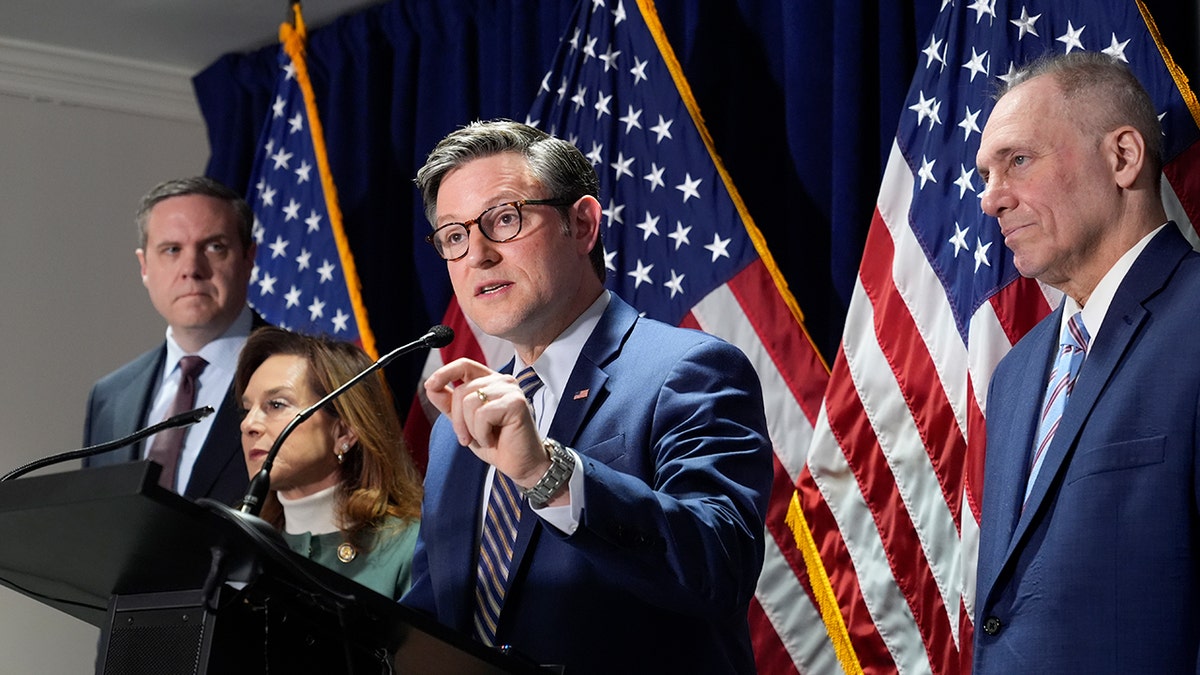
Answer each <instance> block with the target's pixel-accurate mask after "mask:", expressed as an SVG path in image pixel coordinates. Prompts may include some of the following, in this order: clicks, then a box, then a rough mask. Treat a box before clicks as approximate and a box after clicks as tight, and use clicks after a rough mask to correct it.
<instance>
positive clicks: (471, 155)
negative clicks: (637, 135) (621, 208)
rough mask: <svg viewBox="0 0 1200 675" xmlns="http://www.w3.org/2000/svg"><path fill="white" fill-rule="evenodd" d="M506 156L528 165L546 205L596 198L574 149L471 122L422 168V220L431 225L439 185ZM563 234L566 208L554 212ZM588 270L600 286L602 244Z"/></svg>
mask: <svg viewBox="0 0 1200 675" xmlns="http://www.w3.org/2000/svg"><path fill="white" fill-rule="evenodd" d="M506 152H511V153H515V154H518V155H521V156H522V157H524V158H525V160H526V161H527V162H528V163H529V169H530V171H532V173H533V175H534V177H535V178H536V179H537V180H538V182H539V183H541V184H542V186H543V187H545V188H546V190H547V191H548V192H549V195H547V196H548V197H549V198H551V199H571V200H576V201H577V200H578V199H579V198H580V197H583V196H585V195H590V196H592V197H595V198H596V199H599V198H600V179H599V178H598V177H597V176H596V170H595V169H594V168H592V164H591V162H589V161H588V160H587V158H586V157H584V156H583V153H582V152H580V151H579V148H577V147H575V146H574V145H572V144H570V143H568V142H567V141H564V140H562V139H560V138H555V137H554V136H551V135H550V134H548V133H546V132H544V131H542V130H540V129H537V128H535V127H531V126H529V125H527V124H521V123H520V122H513V121H512V120H504V119H500V120H490V121H486V122H485V121H475V122H472V123H470V124H468V125H466V126H464V127H460V128H458V129H455V130H454V131H452V132H450V134H449V135H448V136H446V137H445V138H443V139H442V140H441V141H440V142H438V144H437V145H436V146H435V147H434V148H433V151H432V152H430V153H429V157H428V158H427V159H426V160H425V166H422V167H421V168H420V170H418V171H417V178H416V181H415V182H416V184H417V188H418V189H420V190H421V199H422V200H423V202H424V205H425V217H426V218H428V219H429V222H430V223H432V224H435V225H436V221H437V197H438V190H439V189H440V188H441V186H442V179H443V178H445V177H446V174H448V173H450V172H451V171H452V170H454V169H457V168H458V167H460V166H463V165H464V164H467V163H468V162H471V161H473V160H476V159H482V158H484V157H491V156H493V155H499V154H502V153H506ZM558 210H559V212H560V213H561V214H562V217H563V223H564V225H563V227H564V230H566V229H567V225H566V218H567V215H568V213H569V211H570V207H569V206H561V207H558ZM589 258H590V260H591V263H592V269H593V270H594V271H595V272H596V274H597V275H598V276H599V277H600V280H601V281H604V276H605V267H604V245H603V241H602V238H598V239H597V240H596V245H595V246H594V247H592V250H591V252H590V253H589Z"/></svg>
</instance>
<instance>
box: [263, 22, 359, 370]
mask: <svg viewBox="0 0 1200 675" xmlns="http://www.w3.org/2000/svg"><path fill="white" fill-rule="evenodd" d="M292 11H293V15H294V17H295V24H294V25H293V24H289V23H284V24H283V25H282V26H280V28H279V37H280V42H281V44H280V48H279V75H278V78H277V79H276V84H275V96H274V99H273V102H272V104H271V111H270V113H269V114H268V116H267V122H266V124H265V125H264V127H263V132H262V137H261V138H260V139H259V145H258V152H257V154H256V156H255V160H254V170H253V172H252V173H251V174H250V175H251V186H250V189H249V191H248V193H249V201H250V204H251V207H252V208H253V209H254V216H255V219H254V239H255V241H256V242H257V243H258V254H257V256H256V257H255V260H254V263H255V264H254V271H253V274H252V276H251V280H250V292H249V300H250V306H251V307H253V308H254V309H255V310H256V311H257V312H258V313H259V314H260V315H261V316H262V317H263V319H265V320H266V321H267V323H270V324H273V325H276V326H280V327H282V328H288V329H291V330H298V331H301V332H305V333H311V334H320V335H329V336H332V337H335V338H338V339H341V340H347V341H350V342H355V343H358V344H359V345H361V346H362V347H363V349H364V350H365V351H366V352H367V353H368V354H370V355H371V358H378V355H377V354H376V349H375V341H374V338H373V336H372V334H371V331H370V328H369V326H368V325H367V316H366V310H365V308H364V306H363V303H362V299H361V295H360V292H359V290H360V286H359V282H358V275H357V273H356V272H355V268H354V259H353V257H352V256H351V253H350V247H349V245H348V244H347V242H346V235H345V233H344V231H343V230H342V215H341V211H340V209H339V208H338V205H337V191H336V190H335V189H334V183H333V177H332V175H331V174H330V172H329V162H328V160H327V159H326V153H325V142H324V139H323V134H322V132H321V120H320V117H319V116H318V114H317V109H316V103H315V99H314V98H313V93H312V83H311V82H310V81H309V78H308V67H307V65H306V63H305V53H304V44H305V38H306V32H305V28H304V21H303V19H302V18H301V16H300V6H299V4H296V5H294V6H293V10H292Z"/></svg>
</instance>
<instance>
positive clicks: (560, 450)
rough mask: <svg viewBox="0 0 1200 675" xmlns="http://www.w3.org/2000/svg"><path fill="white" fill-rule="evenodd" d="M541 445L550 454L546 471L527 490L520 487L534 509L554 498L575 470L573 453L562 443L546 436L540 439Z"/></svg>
mask: <svg viewBox="0 0 1200 675" xmlns="http://www.w3.org/2000/svg"><path fill="white" fill-rule="evenodd" d="M542 447H543V448H544V449H545V450H546V454H548V455H550V468H549V469H546V473H544V474H542V477H541V478H539V479H538V482H537V483H534V485H533V487H531V488H529V489H528V490H526V489H524V488H522V489H521V494H523V495H525V498H526V499H528V500H529V505H530V506H532V507H534V508H535V509H540V508H542V507H543V506H545V505H546V502H548V501H550V500H551V499H554V497H555V495H557V494H558V493H559V492H561V491H562V489H563V487H565V486H566V484H567V481H568V480H570V479H571V474H572V473H574V472H575V455H572V454H571V452H570V451H568V450H567V449H566V448H564V447H563V445H562V443H559V442H558V441H556V440H554V439H553V438H547V439H545V440H543V441H542Z"/></svg>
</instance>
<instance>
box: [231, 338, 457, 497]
mask: <svg viewBox="0 0 1200 675" xmlns="http://www.w3.org/2000/svg"><path fill="white" fill-rule="evenodd" d="M453 339H454V330H452V329H451V328H450V327H449V326H443V325H441V324H438V325H436V326H434V327H433V328H430V329H429V331H428V332H426V333H425V334H424V335H422V336H421V337H419V338H417V339H416V340H413V341H412V342H410V343H408V344H406V345H402V346H400V347H397V348H395V349H393V350H392V351H390V352H388V353H387V354H384V355H383V356H382V357H380V359H379V360H378V361H376V362H375V363H372V364H371V365H370V366H368V367H367V368H366V370H364V371H362V372H361V373H359V374H357V375H355V376H354V377H352V378H350V379H349V380H346V382H345V383H344V384H342V386H340V387H338V388H337V389H334V390H333V391H331V392H329V393H328V394H326V395H325V397H324V398H322V399H321V400H320V401H317V402H316V403H314V404H312V405H311V406H309V407H307V408H305V409H304V410H301V411H300V412H299V413H297V414H296V416H295V417H293V418H292V421H290V422H288V423H287V426H285V427H284V428H283V431H281V432H279V436H277V437H276V438H275V442H274V443H272V444H271V449H270V450H268V451H267V457H266V459H264V460H263V465H262V468H261V469H259V471H258V473H257V474H256V475H255V476H254V479H253V480H251V481H250V487H249V489H247V490H246V496H245V497H243V498H242V505H241V507H240V508H239V509H238V510H239V511H240V512H241V513H244V514H247V515H250V516H258V514H259V512H260V511H262V507H263V500H265V499H266V498H267V492H269V491H270V490H271V467H272V466H274V464H275V455H277V454H279V448H280V447H281V446H282V445H283V441H284V440H285V439H286V438H287V437H288V435H289V434H291V433H292V430H293V429H295V428H296V427H297V426H299V425H300V423H301V422H303V421H304V420H306V419H308V418H309V417H312V416H313V415H314V414H316V412H317V411H318V410H320V409H321V408H323V407H325V404H327V403H329V402H330V401H332V400H333V399H335V398H337V397H338V396H341V395H342V393H343V392H345V391H346V390H347V389H349V388H350V387H353V386H354V385H356V384H358V383H359V381H360V380H362V379H363V378H364V377H366V376H367V375H370V374H371V373H374V372H375V371H376V370H379V369H380V368H382V367H384V366H386V365H387V364H389V363H391V362H392V361H393V360H394V359H395V358H396V357H398V356H400V355H402V354H407V353H409V352H411V351H414V350H417V349H421V348H425V349H439V348H441V347H445V346H446V345H448V344H450V341H451V340H453Z"/></svg>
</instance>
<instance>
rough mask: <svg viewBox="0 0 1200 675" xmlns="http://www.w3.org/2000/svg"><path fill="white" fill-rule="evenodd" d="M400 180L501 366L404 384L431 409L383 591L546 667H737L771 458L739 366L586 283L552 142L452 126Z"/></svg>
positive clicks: (567, 162)
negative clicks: (407, 517)
mask: <svg viewBox="0 0 1200 675" xmlns="http://www.w3.org/2000/svg"><path fill="white" fill-rule="evenodd" d="M417 184H418V186H419V187H420V188H421V191H422V194H423V197H424V201H425V207H426V213H427V214H428V216H429V218H430V221H431V222H432V223H433V226H434V230H433V232H432V233H431V235H430V237H429V240H430V243H432V244H433V245H434V247H435V248H436V249H437V251H438V253H439V254H440V255H441V256H442V257H443V258H444V259H446V261H447V263H446V265H447V269H448V270H449V274H450V279H451V282H452V285H453V287H454V292H455V296H456V297H457V299H458V302H459V304H460V305H461V307H462V309H463V311H464V313H465V314H466V315H467V317H468V318H470V319H471V320H472V321H473V322H474V323H475V324H476V325H477V326H478V327H479V328H480V329H481V330H482V331H484V332H485V333H487V334H489V335H492V336H496V337H500V338H503V339H504V340H507V341H508V342H510V343H511V344H512V349H513V354H514V356H513V361H512V363H511V366H509V367H506V368H504V369H502V370H503V372H495V371H492V370H490V369H489V368H487V367H486V366H484V365H482V364H480V363H477V362H474V361H471V360H467V359H460V360H457V361H453V362H451V363H448V364H446V365H445V366H443V367H442V368H440V369H438V370H437V371H436V372H434V373H433V375H432V376H430V377H429V378H428V380H426V382H425V391H426V393H427V394H428V396H429V399H430V401H432V403H433V404H434V405H435V406H437V408H438V409H439V410H440V411H441V412H442V413H443V414H442V416H441V417H440V418H439V419H438V421H437V423H436V424H435V427H434V430H433V434H432V437H431V440H430V450H429V468H428V471H427V474H426V481H425V501H424V505H423V512H422V521H421V535H420V540H419V543H418V546H417V552H416V558H415V561H414V572H413V578H414V581H413V587H412V590H411V591H410V592H409V593H408V594H407V595H406V596H405V597H404V598H403V599H402V600H401V601H402V602H403V603H405V604H407V605H410V606H412V607H415V608H417V609H420V610H423V611H425V612H428V613H430V614H432V615H433V616H435V617H436V618H437V619H438V620H439V621H441V622H442V623H444V624H446V625H448V626H450V627H452V628H455V629H457V630H459V631H460V632H462V633H464V634H468V635H472V636H474V637H475V638H476V639H478V640H480V641H482V642H484V643H485V644H490V645H496V646H501V645H511V646H512V648H513V649H515V650H516V651H517V652H519V653H521V654H524V655H525V656H527V657H529V658H531V659H533V660H534V661H536V662H538V663H541V664H552V665H560V666H565V672H567V673H618V672H688V673H700V672H714V673H716V672H720V673H752V672H753V671H754V658H753V654H752V653H751V647H750V638H749V629H748V626H747V619H746V612H747V608H748V604H749V602H750V599H751V597H752V596H753V593H754V588H755V583H756V580H757V578H758V573H759V571H760V569H761V567H762V562H763V547H764V541H763V519H764V515H765V511H766V507H767V498H768V494H769V491H770V487H771V475H772V451H771V448H770V444H769V441H768V440H767V433H766V423H765V420H764V413H763V402H762V392H761V387H760V384H759V380H758V377H757V375H756V374H755V372H754V370H753V369H752V367H751V365H750V364H749V362H748V360H747V359H746V357H745V356H744V355H743V354H742V353H741V352H740V351H739V350H738V349H736V348H735V347H733V346H731V345H729V344H727V343H725V342H723V341H721V340H718V339H716V338H714V337H711V336H709V335H706V334H704V333H700V332H696V331H690V330H684V329H680V328H675V327H672V326H668V325H666V324H663V323H660V322H657V321H653V320H649V319H646V318H643V317H640V316H638V312H637V311H636V310H634V309H633V308H632V307H631V306H629V305H628V304H626V303H625V302H624V301H622V300H621V299H620V298H619V297H617V296H616V295H615V294H613V293H610V292H609V291H607V290H605V288H604V274H605V267H604V259H603V247H602V245H601V243H600V223H601V213H600V211H601V208H600V203H599V201H598V200H597V192H598V189H599V188H598V180H597V178H596V174H595V171H594V170H593V168H592V166H591V164H590V163H589V162H588V161H587V159H586V158H585V157H584V156H583V154H582V153H580V152H579V150H578V149H576V148H575V147H574V146H573V145H571V144H570V143H567V142H565V141H562V140H559V139H556V138H553V137H551V136H548V135H547V134H545V133H543V132H541V131H539V130H537V129H534V128H532V127H529V126H526V125H523V124H518V123H514V122H508V121H496V122H484V123H474V124H471V125H468V126H467V127H464V128H462V129H459V130H457V131H455V132H453V133H451V134H450V135H449V136H447V137H446V138H445V139H443V140H442V141H441V142H440V143H439V144H438V145H437V147H435V148H434V150H433V152H432V153H431V154H430V156H429V158H428V160H427V162H426V164H425V166H424V167H423V168H422V169H421V170H420V171H419V172H418V174H417Z"/></svg>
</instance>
